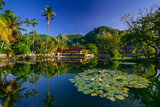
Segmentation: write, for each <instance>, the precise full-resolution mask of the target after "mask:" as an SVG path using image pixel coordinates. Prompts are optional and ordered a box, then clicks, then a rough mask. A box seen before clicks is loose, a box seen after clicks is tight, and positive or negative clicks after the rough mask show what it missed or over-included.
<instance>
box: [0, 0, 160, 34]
mask: <svg viewBox="0 0 160 107" xmlns="http://www.w3.org/2000/svg"><path fill="white" fill-rule="evenodd" d="M4 1H5V3H6V5H5V7H3V10H5V9H10V10H12V11H13V12H14V13H15V14H16V15H17V16H21V17H22V19H23V20H24V19H25V18H30V19H34V18H35V19H36V20H37V22H38V26H37V27H36V30H37V32H38V33H39V34H46V33H47V24H46V22H45V17H43V16H41V15H42V12H41V10H42V9H44V8H45V6H46V5H48V6H51V7H52V8H53V11H54V12H55V13H56V14H57V16H56V17H55V19H54V20H53V21H51V22H50V33H49V35H52V36H54V37H56V36H58V34H71V33H81V34H86V33H88V32H89V31H91V30H93V29H94V28H95V27H98V26H102V25H104V26H108V27H112V28H117V29H120V30H122V29H125V25H124V24H123V22H121V20H120V19H121V17H122V16H124V15H125V14H127V13H131V14H136V13H137V12H138V10H139V8H149V7H150V6H151V5H153V4H160V0H4ZM0 12H2V10H0ZM23 28H27V27H26V25H25V24H24V25H23ZM31 30H33V28H32V27H30V31H31ZM23 33H24V32H23Z"/></svg>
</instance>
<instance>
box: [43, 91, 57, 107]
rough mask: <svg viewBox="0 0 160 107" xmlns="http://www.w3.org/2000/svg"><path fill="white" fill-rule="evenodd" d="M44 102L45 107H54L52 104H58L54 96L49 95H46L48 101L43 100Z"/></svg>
mask: <svg viewBox="0 0 160 107" xmlns="http://www.w3.org/2000/svg"><path fill="white" fill-rule="evenodd" d="M42 101H43V102H44V104H43V106H45V105H46V107H52V104H53V103H55V102H56V100H54V96H51V97H50V96H49V94H46V99H44V100H42Z"/></svg>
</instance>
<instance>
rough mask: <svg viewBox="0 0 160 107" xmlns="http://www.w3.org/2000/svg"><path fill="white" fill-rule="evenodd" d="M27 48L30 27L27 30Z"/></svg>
mask: <svg viewBox="0 0 160 107" xmlns="http://www.w3.org/2000/svg"><path fill="white" fill-rule="evenodd" d="M27 33H28V34H27V46H28V36H29V26H28V30H27Z"/></svg>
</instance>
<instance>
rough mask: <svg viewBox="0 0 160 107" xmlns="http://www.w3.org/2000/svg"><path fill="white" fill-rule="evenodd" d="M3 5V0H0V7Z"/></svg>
mask: <svg viewBox="0 0 160 107" xmlns="http://www.w3.org/2000/svg"><path fill="white" fill-rule="evenodd" d="M4 5H5V3H4V1H3V0H0V9H1V10H2V6H4Z"/></svg>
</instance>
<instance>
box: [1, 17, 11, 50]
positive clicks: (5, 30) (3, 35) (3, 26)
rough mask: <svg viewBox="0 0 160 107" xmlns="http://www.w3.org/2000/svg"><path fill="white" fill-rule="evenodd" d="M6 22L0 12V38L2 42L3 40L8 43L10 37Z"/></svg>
mask: <svg viewBox="0 0 160 107" xmlns="http://www.w3.org/2000/svg"><path fill="white" fill-rule="evenodd" d="M7 23H8V22H7V20H6V18H5V17H4V15H2V14H0V40H1V41H3V44H4V42H7V43H9V38H10V29H9V27H8V25H7ZM2 47H3V45H2ZM2 47H1V48H2Z"/></svg>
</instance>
